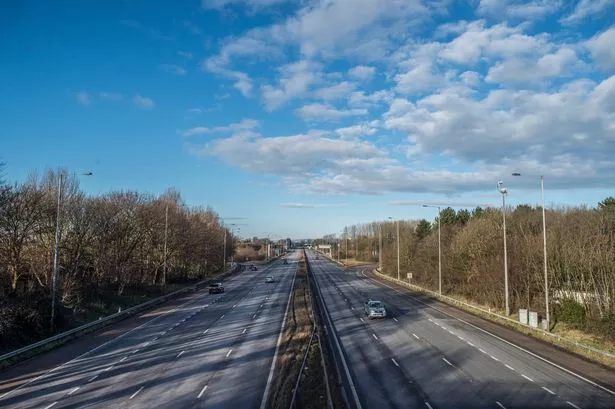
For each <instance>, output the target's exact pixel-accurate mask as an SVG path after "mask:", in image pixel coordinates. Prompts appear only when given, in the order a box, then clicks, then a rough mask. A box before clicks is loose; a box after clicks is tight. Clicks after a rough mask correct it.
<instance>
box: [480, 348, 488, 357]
mask: <svg viewBox="0 0 615 409" xmlns="http://www.w3.org/2000/svg"><path fill="white" fill-rule="evenodd" d="M478 350H479V351H480V352H482V353H483V354H485V355H488V354H487V351H485V350H484V349H482V348H478Z"/></svg>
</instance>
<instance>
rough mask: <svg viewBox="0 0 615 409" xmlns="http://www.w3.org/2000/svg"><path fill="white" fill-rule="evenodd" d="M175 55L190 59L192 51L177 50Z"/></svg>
mask: <svg viewBox="0 0 615 409" xmlns="http://www.w3.org/2000/svg"><path fill="white" fill-rule="evenodd" d="M177 55H179V56H180V57H183V58H185V59H187V60H191V59H192V53H191V52H189V51H178V52H177Z"/></svg>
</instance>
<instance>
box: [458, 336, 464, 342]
mask: <svg viewBox="0 0 615 409" xmlns="http://www.w3.org/2000/svg"><path fill="white" fill-rule="evenodd" d="M457 338H459V339H460V340H462V341H465V339H463V337H460V336H459V335H457Z"/></svg>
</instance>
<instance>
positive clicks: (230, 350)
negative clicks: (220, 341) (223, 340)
mask: <svg viewBox="0 0 615 409" xmlns="http://www.w3.org/2000/svg"><path fill="white" fill-rule="evenodd" d="M231 352H233V348H231V349H229V350H228V352H227V353H226V357H227V358H228V357H229V355H231Z"/></svg>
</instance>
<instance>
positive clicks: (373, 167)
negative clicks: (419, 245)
mask: <svg viewBox="0 0 615 409" xmlns="http://www.w3.org/2000/svg"><path fill="white" fill-rule="evenodd" d="M0 7H1V10H0V49H2V53H3V63H2V64H0V77H1V78H2V79H3V80H2V81H1V82H0V95H2V104H1V106H2V109H1V110H0V135H2V150H1V151H0V158H1V159H2V160H3V161H5V162H6V164H7V166H6V168H5V173H6V179H8V180H10V181H19V180H23V179H25V178H26V176H27V175H28V173H29V172H31V171H38V172H42V171H44V170H45V169H48V168H54V169H55V168H58V167H65V168H68V169H69V170H71V171H75V172H81V171H84V170H91V171H92V172H94V176H93V177H89V178H84V179H83V180H82V187H83V189H85V190H86V191H87V192H88V193H91V194H101V193H105V192H108V191H111V190H114V189H131V190H138V191H144V192H150V193H155V194H159V193H162V192H163V191H164V190H165V189H166V188H167V187H170V186H174V187H176V188H177V189H179V190H180V191H181V193H182V196H183V198H184V200H185V201H186V202H187V203H188V204H190V205H211V206H213V207H214V209H215V210H217V211H218V212H219V213H220V215H221V216H222V217H244V218H245V219H246V220H245V225H244V226H242V228H241V229H242V231H241V234H242V235H245V236H252V235H259V236H266V235H271V236H272V237H285V236H290V237H294V238H301V237H310V236H311V237H317V236H321V235H323V234H327V233H336V232H339V231H340V230H341V229H342V228H343V227H344V225H347V224H352V223H361V222H369V221H373V220H382V219H386V218H387V217H389V216H392V217H396V218H408V219H410V218H421V217H426V218H432V217H433V211H432V210H433V209H423V208H422V207H420V204H421V203H441V204H444V205H446V204H454V205H458V206H462V207H465V206H474V205H478V204H483V205H489V204H491V205H498V203H499V201H500V197H499V194H498V193H497V191H496V189H495V187H496V183H497V181H498V180H504V182H505V183H506V185H507V186H508V188H509V191H510V195H509V198H508V200H509V202H510V203H512V204H516V203H532V204H535V203H537V202H538V200H539V190H538V176H539V175H541V174H544V175H545V181H546V182H545V186H546V196H547V202H548V203H549V205H551V206H565V205H579V204H588V205H592V206H593V205H595V203H596V202H598V201H599V200H601V199H603V198H604V197H605V196H608V195H614V193H613V188H614V187H615V177H614V176H613V175H614V174H615V173H614V171H615V46H613V44H615V25H613V19H612V16H613V15H615V0H591V1H587V0H580V1H564V0H562V1H558V0H531V1H517V0H467V1H455V0H432V1H428V0H326V1H325V0H322V1H316V0H203V1H196V0H195V1H181V2H171V1H156V2H152V1H138V0H130V1H128V0H126V1H104V2H102V1H101V2H83V1H61V2H43V1H14V2H4V3H3V4H2V6H0ZM514 171H521V172H522V173H524V174H528V175H534V176H533V177H529V176H528V177H522V178H513V177H512V176H510V174H511V172H514Z"/></svg>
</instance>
